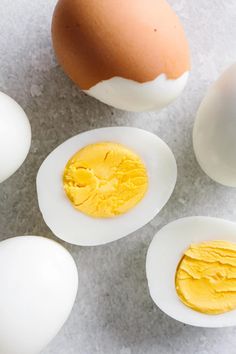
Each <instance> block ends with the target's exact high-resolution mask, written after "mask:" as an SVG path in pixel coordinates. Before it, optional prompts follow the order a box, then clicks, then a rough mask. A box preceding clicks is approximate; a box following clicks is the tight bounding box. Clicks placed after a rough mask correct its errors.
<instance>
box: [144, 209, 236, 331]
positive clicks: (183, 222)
mask: <svg viewBox="0 0 236 354" xmlns="http://www.w3.org/2000/svg"><path fill="white" fill-rule="evenodd" d="M213 240H225V241H229V242H234V243H235V242H236V223H233V222H230V221H227V220H224V219H218V218H212V217H205V216H193V217H187V218H182V219H178V220H175V221H173V222H171V223H169V224H168V225H166V226H164V227H163V228H162V229H161V230H160V231H158V232H157V234H156V236H155V237H154V238H153V240H152V242H151V244H150V246H149V249H148V252H147V259H146V274H147V280H148V286H149V291H150V295H151V297H152V299H153V301H154V302H155V303H156V305H157V306H158V307H159V308H160V309H161V310H162V311H163V312H165V313H166V314H167V315H169V316H170V317H172V318H174V319H175V320H177V321H180V322H183V323H186V324H189V325H191V326H198V327H212V328H213V327H214V328H217V327H229V326H235V325H236V310H233V311H230V312H226V313H224V314H220V315H207V314H203V313H200V312H197V311H194V310H192V309H191V308H189V307H187V306H186V305H184V304H183V303H182V301H180V299H179V297H178V295H177V292H176V289H175V274H176V270H177V267H178V264H179V262H180V260H181V259H182V257H183V254H184V252H185V251H186V250H187V249H188V248H189V246H190V245H191V244H193V243H196V244H197V243H201V242H205V241H213Z"/></svg>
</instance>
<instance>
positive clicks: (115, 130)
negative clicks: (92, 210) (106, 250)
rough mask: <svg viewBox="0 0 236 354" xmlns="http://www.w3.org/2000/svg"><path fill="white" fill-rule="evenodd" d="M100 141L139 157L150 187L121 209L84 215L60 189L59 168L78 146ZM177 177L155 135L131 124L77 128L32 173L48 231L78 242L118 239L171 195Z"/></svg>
mask: <svg viewBox="0 0 236 354" xmlns="http://www.w3.org/2000/svg"><path fill="white" fill-rule="evenodd" d="M101 141H112V142H117V143H120V144H123V145H125V146H126V147H128V148H130V149H131V150H133V151H134V152H135V153H136V154H138V155H139V156H140V157H141V159H142V160H143V162H144V164H145V166H146V168H147V173H148V178H149V187H148V191H147V193H146V194H145V196H144V198H143V199H142V201H141V202H140V203H139V204H138V205H137V206H136V207H135V208H133V209H132V210H130V211H129V212H127V213H126V214H124V215H121V216H117V217H114V218H109V219H97V218H91V217H89V216H86V215H84V214H82V213H80V212H79V211H77V210H75V208H74V207H73V206H72V205H71V203H70V201H69V200H68V198H67V197H66V195H65V193H64V190H63V183H62V174H63V171H64V168H65V166H66V164H67V162H68V160H69V159H70V158H71V157H72V156H73V155H74V154H75V152H77V151H78V150H80V149H81V148H82V147H84V146H86V145H88V144H92V143H96V142H101ZM176 178H177V167H176V161H175V158H174V156H173V154H172V152H171V150H170V149H169V147H168V146H167V145H166V144H165V143H164V142H163V141H162V140H161V139H160V138H158V137H157V136H156V135H154V134H152V133H150V132H147V131H144V130H141V129H137V128H132V127H110V128H101V129H95V130H91V131H88V132H85V133H82V134H79V135H77V136H75V137H73V138H71V139H69V140H67V141H66V142H64V143H63V144H62V145H60V146H59V147H58V148H56V149H55V150H54V151H53V152H52V153H51V154H50V155H49V156H48V157H47V158H46V159H45V161H44V162H43V164H42V166H41V167H40V169H39V172H38V175H37V192H38V202H39V208H40V210H41V213H42V215H43V218H44V220H45V222H46V224H47V225H48V227H49V228H50V229H51V230H52V232H53V233H54V234H55V235H56V236H57V237H59V238H61V239H63V240H64V241H67V242H70V243H72V244H77V245H82V246H93V245H101V244H105V243H108V242H111V241H115V240H118V239H120V238H122V237H124V236H127V235H128V234H130V233H132V232H134V231H135V230H137V229H139V228H141V227H142V226H144V225H145V224H146V223H148V222H149V221H150V220H151V219H152V218H153V217H154V216H155V215H156V214H157V213H158V212H159V211H160V210H161V209H162V207H163V206H164V205H165V204H166V202H167V201H168V199H169V198H170V196H171V194H172V192H173V189H174V186H175V183H176Z"/></svg>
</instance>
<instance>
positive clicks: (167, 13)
mask: <svg viewBox="0 0 236 354" xmlns="http://www.w3.org/2000/svg"><path fill="white" fill-rule="evenodd" d="M52 38H53V44H54V48H55V52H56V54H57V58H58V60H59V63H60V64H61V65H62V67H63V68H64V70H65V72H66V73H67V74H68V75H69V77H70V78H71V79H72V80H73V81H74V82H75V83H77V84H78V85H79V86H80V87H81V88H82V89H83V90H89V89H90V88H91V87H93V86H95V85H96V84H97V83H99V82H101V81H103V80H108V79H111V78H113V77H121V78H126V79H129V80H133V81H136V82H139V83H144V82H149V81H152V80H154V79H155V78H157V77H158V76H159V75H160V74H165V75H166V77H167V78H168V79H177V78H179V77H180V76H182V75H183V74H184V73H185V72H187V71H189V67H190V58H189V48H188V43H187V40H186V37H185V33H184V31H183V28H182V25H181V23H180V21H179V18H178V17H177V15H176V14H175V13H174V11H173V10H172V9H171V7H170V6H169V5H168V3H167V2H166V1H165V0H140V1H137V0H130V1H122V2H121V1H119V0H109V1H108V0H100V1H94V0H59V1H58V4H57V6H56V8H55V12H54V16H53V22H52Z"/></svg>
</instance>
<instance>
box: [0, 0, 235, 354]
mask: <svg viewBox="0 0 236 354" xmlns="http://www.w3.org/2000/svg"><path fill="white" fill-rule="evenodd" d="M169 2H170V3H171V5H172V6H173V7H174V9H175V10H176V12H177V13H178V15H179V16H180V18H181V19H182V22H183V24H184V26H185V30H186V33H187V35H188V38H189V42H190V46H191V52H192V74H191V77H190V80H189V83H188V86H187V88H186V90H185V92H184V94H183V95H182V96H181V97H180V98H179V99H178V100H177V101H176V102H175V103H174V104H172V105H171V106H170V107H168V108H167V109H165V110H163V111H162V112H161V113H159V114H157V113H142V114H138V113H127V112H122V111H118V110H115V109H113V108H110V107H107V106H106V105H103V104H102V103H99V102H97V101H96V100H94V99H92V98H90V97H87V96H85V95H84V94H83V93H81V92H80V91H79V89H78V88H76V87H75V86H74V85H73V83H72V82H71V81H70V80H69V79H68V78H67V77H66V76H65V75H64V74H63V72H62V70H61V69H60V67H59V66H58V65H57V63H56V60H55V57H54V53H53V50H52V46H51V39H50V21H51V16H52V11H53V8H54V5H55V0H51V1H46V0H37V1H29V0H15V1H9V0H1V1H0V18H1V21H0V33H1V35H0V91H4V92H6V93H7V94H9V95H10V96H12V97H13V98H15V99H16V100H17V101H18V102H19V103H20V104H21V105H22V106H23V108H24V109H25V111H26V113H27V114H28V116H29V118H30V121H31V125H32V131H33V142H32V147H31V151H30V154H29V157H28V159H27V161H26V163H25V164H24V165H23V166H22V168H21V169H20V170H19V171H18V173H16V174H15V175H14V176H12V177H11V178H10V179H9V180H7V181H6V182H4V183H3V184H1V186H0V238H1V239H2V240H3V239H6V238H8V237H12V236H16V235H27V234H35V235H43V236H47V237H49V238H54V239H55V237H54V236H53V235H52V234H51V233H50V231H49V229H48V228H47V227H46V225H45V224H44V221H43V220H42V217H41V215H40V212H39V210H38V206H37V198H36V191H35V176H36V173H37V170H38V168H39V166H40V164H41V162H42V161H43V159H44V158H45V157H46V155H47V154H48V153H49V152H50V151H51V150H52V149H53V148H55V147H56V146H57V145H59V144H60V143H61V142H63V141H64V140H66V139H67V138H69V137H71V136H73V135H75V134H76V133H78V132H81V131H85V130H89V129H92V128H95V127H104V126H114V125H130V126H137V127H140V128H144V129H147V130H150V131H152V132H154V133H156V134H158V135H159V136H160V137H161V138H162V139H163V140H164V141H165V142H167V143H168V144H169V146H170V147H171V149H172V150H173V152H174V154H175V156H176V159H177V163H178V182H177V185H176V189H175V192H174V194H173V195H172V197H171V199H170V201H169V202H168V204H167V205H166V207H165V208H164V209H163V210H162V211H161V213H160V214H159V215H158V216H157V217H156V218H155V219H154V220H153V221H152V222H151V223H149V224H148V225H147V226H145V227H144V228H142V229H141V230H139V231H137V232H135V233H134V234H132V235H130V236H129V237H127V238H124V239H122V240H120V241H117V242H115V243H111V244H109V245H107V246H102V247H92V248H82V247H76V246H72V245H69V244H64V245H65V247H66V248H67V249H68V250H69V251H70V252H71V253H72V255H73V257H74V259H75V261H76V263H77V266H78V270H79V275H80V284H79V292H78V296H77V300H76V304H75V307H74V309H73V312H72V314H71V316H70V318H69V320H68V322H67V323H66V325H65V326H64V327H63V329H62V330H61V331H60V333H59V335H58V336H57V337H56V338H55V339H54V340H53V341H52V342H51V344H50V345H49V346H48V348H47V349H45V350H44V352H43V354H96V353H99V354H157V353H158V354H169V353H173V354H176V353H181V354H189V353H195V354H209V353H210V354H215V353H216V354H217V353H221V354H224V353H225V354H235V346H236V336H235V329H233V328H228V329H215V330H213V329H200V328H193V327H189V326H185V325H183V324H181V323H178V322H176V321H174V320H172V319H171V318H169V317H167V316H166V315H165V314H163V313H162V312H161V311H159V309H158V308H157V307H156V306H155V305H154V303H153V302H152V300H151V298H150V296H149V292H148V288H147V281H146V276H145V256H146V251H147V248H148V245H149V243H150V241H151V239H152V238H153V236H154V234H155V232H156V231H157V230H159V229H160V228H161V227H162V226H163V225H165V224H166V223H168V222H169V221H171V220H174V219H176V218H179V217H183V216H188V215H210V216H217V217H224V218H226V219H229V220H235V219H236V209H235V201H236V190H234V189H230V188H226V187H223V186H220V185H218V184H216V183H214V182H213V181H211V180H210V179H209V178H208V177H207V176H206V175H205V174H204V173H203V172H202V171H201V169H200V167H199V166H198V164H197V162H196V160H195V157H194V154H193V149H192V141H191V133H192V127H193V121H194V117H195V114H196V111H197V108H198V106H199V103H200V101H201V99H202V98H203V96H204V94H205V92H206V89H207V87H208V86H209V84H210V83H212V82H213V81H214V80H215V79H216V78H217V77H218V75H219V74H220V73H221V72H222V71H223V70H224V69H225V68H226V67H227V66H228V65H230V64H231V63H232V62H233V61H235V60H236V35H235V34H236V3H235V0H225V1H219V0H208V1H206V0H198V1H196V0H169Z"/></svg>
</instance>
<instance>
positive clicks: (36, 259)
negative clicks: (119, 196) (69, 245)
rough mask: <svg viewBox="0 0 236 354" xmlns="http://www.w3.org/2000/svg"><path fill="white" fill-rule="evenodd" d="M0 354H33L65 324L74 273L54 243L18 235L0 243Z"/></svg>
mask: <svg viewBox="0 0 236 354" xmlns="http://www.w3.org/2000/svg"><path fill="white" fill-rule="evenodd" d="M0 287H1V291H0V329H1V330H0V353H2V354H38V353H40V352H41V350H42V349H43V348H44V347H45V346H46V345H47V344H48V343H49V342H50V341H51V340H52V339H53V337H54V336H55V335H56V334H57V333H58V331H59V330H60V329H61V327H62V325H63V324H64V323H65V321H66V320H67V318H68V316H69V314H70V312H71V309H72V306H73V304H74V301H75V297H76V293H77V287H78V273H77V268H76V265H75V262H74V260H73V258H72V257H71V255H70V254H69V253H68V252H67V251H66V250H65V249H64V248H63V247H62V246H61V245H59V244H58V243H56V242H54V241H52V240H49V239H46V238H43V237H38V236H21V237H15V238H12V239H8V240H6V241H2V242H1V243H0Z"/></svg>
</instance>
